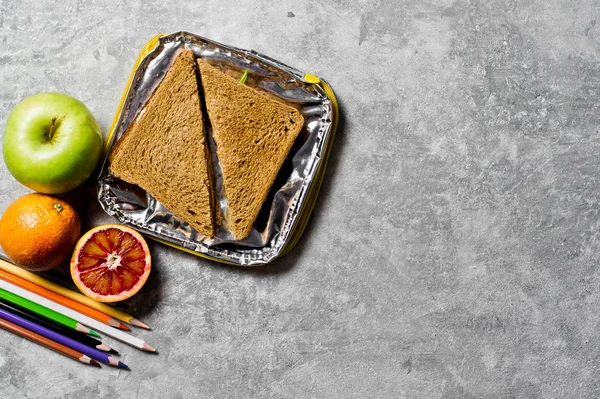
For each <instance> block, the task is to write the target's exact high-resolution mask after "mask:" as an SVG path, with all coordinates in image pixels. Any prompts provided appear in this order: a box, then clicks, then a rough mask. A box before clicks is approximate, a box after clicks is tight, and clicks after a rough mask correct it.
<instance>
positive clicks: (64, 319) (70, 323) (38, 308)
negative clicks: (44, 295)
mask: <svg viewBox="0 0 600 399" xmlns="http://www.w3.org/2000/svg"><path fill="white" fill-rule="evenodd" d="M0 298H1V299H4V300H5V301H8V302H10V303H12V304H15V305H19V306H21V307H23V308H25V309H29V310H31V311H32V312H34V313H37V314H39V315H40V316H44V317H46V318H48V319H51V320H54V321H55V322H57V323H59V324H62V325H63V326H65V327H67V328H71V329H73V330H76V331H80V332H83V333H86V334H90V335H95V336H97V337H98V338H100V335H98V333H97V332H95V331H92V330H90V329H89V328H88V327H86V326H84V325H82V324H81V323H79V322H78V321H77V320H75V319H73V318H71V317H68V316H65V315H63V314H61V313H59V312H56V311H55V310H53V309H49V308H47V307H45V306H42V305H39V304H38V303H36V302H33V301H31V300H29V299H27V298H26V297H22V296H19V295H17V294H15V293H13V292H12V291H8V290H5V289H3V288H2V287H0Z"/></svg>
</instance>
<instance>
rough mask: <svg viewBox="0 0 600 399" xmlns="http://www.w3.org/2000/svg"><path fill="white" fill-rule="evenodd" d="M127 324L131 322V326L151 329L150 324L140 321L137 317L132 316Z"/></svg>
mask: <svg viewBox="0 0 600 399" xmlns="http://www.w3.org/2000/svg"><path fill="white" fill-rule="evenodd" d="M129 324H131V325H132V326H136V327H142V328H145V329H146V330H152V329H151V328H150V326H148V325H146V324H144V323H142V322H141V321H139V320H138V319H135V318H133V317H132V318H131V320H129Z"/></svg>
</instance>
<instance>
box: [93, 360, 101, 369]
mask: <svg viewBox="0 0 600 399" xmlns="http://www.w3.org/2000/svg"><path fill="white" fill-rule="evenodd" d="M90 364H91V365H92V366H96V367H100V368H102V366H100V363H98V362H97V361H95V360H94V359H90Z"/></svg>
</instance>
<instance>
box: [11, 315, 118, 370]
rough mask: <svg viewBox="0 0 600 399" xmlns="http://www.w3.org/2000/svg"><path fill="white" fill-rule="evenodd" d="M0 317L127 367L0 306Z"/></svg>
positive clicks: (105, 361)
mask: <svg viewBox="0 0 600 399" xmlns="http://www.w3.org/2000/svg"><path fill="white" fill-rule="evenodd" d="M0 318H2V319H4V320H7V321H10V322H11V323H14V324H16V325H18V326H21V327H23V328H26V329H28V330H29V331H33V332H35V333H38V334H40V335H42V336H44V337H46V338H48V339H51V340H52V341H55V342H58V343H60V344H63V345H65V346H68V347H69V348H71V349H75V350H76V351H79V352H81V353H83V354H84V355H87V356H89V357H91V358H92V359H95V360H97V361H99V362H102V363H105V364H110V365H111V366H116V367H121V368H124V369H128V368H129V367H127V365H126V364H125V363H122V362H120V361H119V360H117V359H115V358H114V357H113V356H110V355H109V354H107V353H105V352H101V351H99V350H97V349H94V348H90V347H89V346H86V345H84V344H82V343H80V342H77V341H75V340H73V339H71V338H69V337H65V336H64V335H61V334H59V333H57V332H54V331H52V330H49V329H47V328H46V327H42V326H40V325H38V324H36V323H33V322H31V321H29V320H26V319H24V318H22V317H20V316H17V315H16V314H13V313H11V312H9V311H7V310H5V309H1V308H0Z"/></svg>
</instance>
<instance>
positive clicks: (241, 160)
mask: <svg viewBox="0 0 600 399" xmlns="http://www.w3.org/2000/svg"><path fill="white" fill-rule="evenodd" d="M197 61H198V67H199V69H200V81H201V84H202V88H203V91H204V99H205V101H206V110H207V113H208V118H209V119H210V123H211V126H212V135H213V139H214V141H215V144H216V148H217V157H218V160H219V164H220V166H221V170H222V173H223V190H224V193H225V196H226V197H227V202H228V208H229V216H228V219H229V226H228V227H229V229H230V231H231V232H232V233H233V235H234V236H235V238H236V239H237V240H242V239H244V238H246V237H248V235H249V234H250V232H251V231H252V226H253V225H254V222H255V221H256V217H257V216H258V213H259V211H260V209H261V207H262V204H263V202H264V201H265V199H266V197H267V195H268V193H269V190H270V189H271V186H272V185H273V182H274V181H275V178H276V177H277V174H278V172H279V169H280V168H281V165H282V164H283V161H284V160H285V159H286V157H287V155H288V153H289V151H290V149H291V148H292V145H293V144H294V141H295V140H296V137H298V134H299V133H300V131H301V130H302V127H303V126H304V118H303V116H302V114H301V113H300V112H299V111H298V110H297V109H295V108H293V107H290V106H289V105H286V104H284V103H282V102H281V101H279V100H277V99H276V98H275V97H274V96H272V95H269V94H267V93H266V92H263V91H260V90H257V89H254V88H251V87H249V86H247V85H245V84H241V83H239V82H238V81H237V80H236V79H234V78H233V77H231V76H229V75H227V74H225V73H224V72H222V71H221V70H219V69H218V68H216V67H214V66H212V65H211V64H209V63H208V62H206V61H205V60H202V59H198V60H197Z"/></svg>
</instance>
